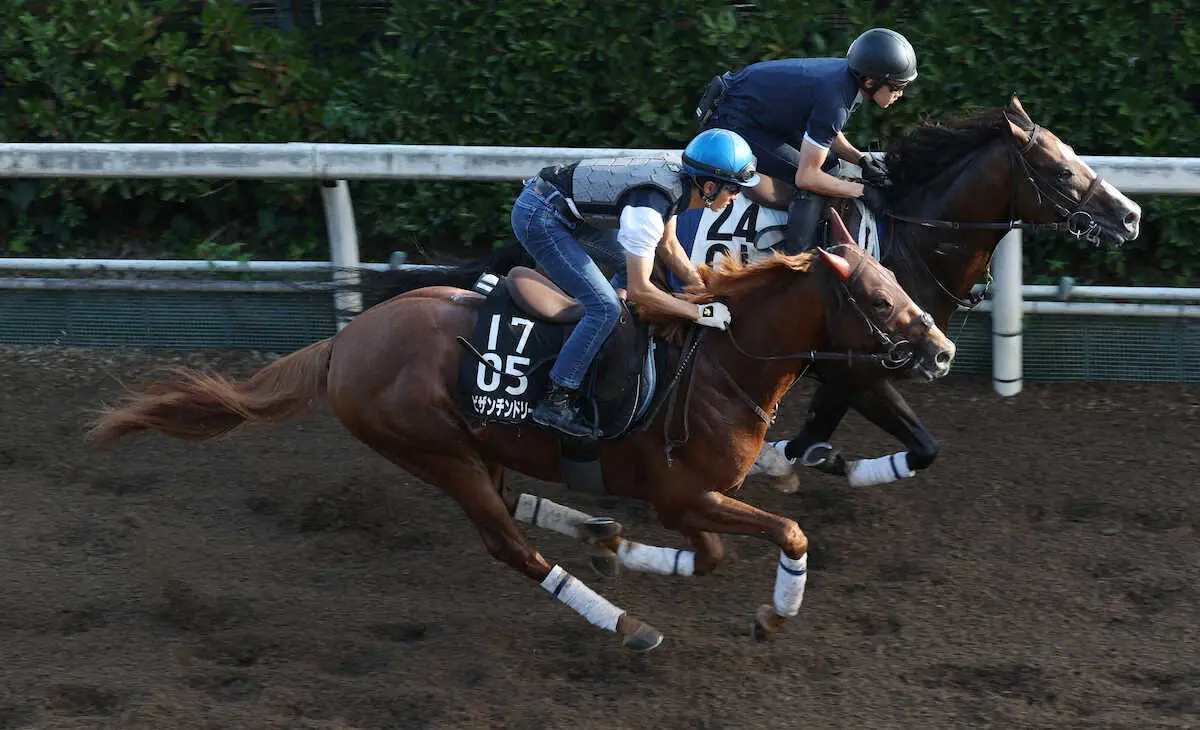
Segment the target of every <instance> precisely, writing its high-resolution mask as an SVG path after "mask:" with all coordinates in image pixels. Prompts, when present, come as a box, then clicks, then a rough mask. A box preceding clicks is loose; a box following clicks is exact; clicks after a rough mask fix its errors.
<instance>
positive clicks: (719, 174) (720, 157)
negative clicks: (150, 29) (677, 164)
mask: <svg viewBox="0 0 1200 730" xmlns="http://www.w3.org/2000/svg"><path fill="white" fill-rule="evenodd" d="M757 163H758V160H756V159H755V157H754V153H753V152H751V151H750V145H748V144H746V140H744V139H742V136H741V135H740V134H737V133H736V132H731V131H729V130H728V129H708V130H705V131H703V132H701V133H700V134H697V135H696V136H695V137H693V138H692V141H691V142H688V145H687V147H685V148H684V149H683V169H684V170H686V171H687V173H688V174H689V175H693V176H695V175H699V176H701V177H712V178H716V179H718V180H724V181H726V182H731V183H737V184H738V185H744V186H746V187H753V186H754V185H757V184H758V181H759V180H761V179H762V178H760V177H759V175H758V173H756V172H755V171H754V168H755V165H756V164H757Z"/></svg>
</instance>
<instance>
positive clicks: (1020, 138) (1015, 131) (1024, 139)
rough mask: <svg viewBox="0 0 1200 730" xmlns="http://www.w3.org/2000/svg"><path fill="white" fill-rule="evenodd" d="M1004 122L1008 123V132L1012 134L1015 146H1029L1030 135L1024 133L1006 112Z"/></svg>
mask: <svg viewBox="0 0 1200 730" xmlns="http://www.w3.org/2000/svg"><path fill="white" fill-rule="evenodd" d="M1013 98H1014V99H1015V98H1017V97H1015V96H1014V97H1013ZM1004 121H1006V122H1008V131H1009V132H1010V133H1011V134H1012V136H1013V139H1015V140H1016V141H1017V144H1019V145H1021V146H1024V145H1027V144H1029V135H1030V133H1029V132H1026V131H1025V130H1024V129H1022V128H1021V127H1020V125H1018V124H1017V123H1016V122H1014V121H1013V120H1012V117H1010V116H1008V113H1007V112H1006V113H1005V114H1004Z"/></svg>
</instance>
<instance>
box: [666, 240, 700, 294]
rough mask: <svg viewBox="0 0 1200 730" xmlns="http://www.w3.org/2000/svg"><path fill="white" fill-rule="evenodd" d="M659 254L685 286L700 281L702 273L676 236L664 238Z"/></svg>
mask: <svg viewBox="0 0 1200 730" xmlns="http://www.w3.org/2000/svg"><path fill="white" fill-rule="evenodd" d="M658 253H659V256H661V257H662V260H663V263H665V264H666V265H667V268H668V269H670V270H671V271H672V272H674V274H675V276H678V277H679V280H680V281H682V282H683V283H684V285H685V286H691V285H694V284H699V283H700V274H699V273H698V272H697V271H696V267H695V265H694V264H692V262H691V260H690V259H688V257H687V253H685V252H684V250H683V246H682V245H681V244H680V243H679V240H678V239H676V238H671V237H667V238H666V239H665V240H663V243H662V246H660V247H659V249H658Z"/></svg>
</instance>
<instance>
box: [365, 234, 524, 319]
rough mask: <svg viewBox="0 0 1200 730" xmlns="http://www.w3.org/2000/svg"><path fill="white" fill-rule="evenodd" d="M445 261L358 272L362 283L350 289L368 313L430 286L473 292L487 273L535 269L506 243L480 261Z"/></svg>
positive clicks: (515, 246)
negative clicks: (473, 287) (370, 309)
mask: <svg viewBox="0 0 1200 730" xmlns="http://www.w3.org/2000/svg"><path fill="white" fill-rule="evenodd" d="M443 260H445V259H443ZM446 261H448V263H441V261H437V262H433V263H431V264H429V265H420V266H410V267H403V268H397V269H388V270H387V271H371V270H363V271H361V272H359V283H358V284H356V285H352V286H351V287H350V288H351V290H352V291H358V292H360V293H361V294H362V295H363V308H364V309H367V308H369V307H371V306H372V305H375V304H378V303H379V302H383V301H386V300H388V299H391V298H392V297H394V296H398V295H400V294H403V293H405V292H410V291H413V290H414V289H422V288H424V287H427V286H454V287H458V288H459V289H470V288H471V286H472V285H473V284H474V283H475V281H476V280H477V279H479V276H480V274H482V273H483V272H485V271H490V272H492V273H493V274H502V275H503V274H507V273H508V271H509V269H511V268H512V267H514V266H529V267H533V266H535V265H536V264H535V263H534V261H533V258H532V257H530V256H529V254H528V253H527V252H526V251H525V248H524V247H523V246H521V244H520V243H518V242H517V241H512V242H510V243H507V244H505V245H504V246H501V247H500V248H497V249H494V250H493V251H492V252H491V253H489V254H488V255H486V256H481V257H479V258H474V259H467V260H446Z"/></svg>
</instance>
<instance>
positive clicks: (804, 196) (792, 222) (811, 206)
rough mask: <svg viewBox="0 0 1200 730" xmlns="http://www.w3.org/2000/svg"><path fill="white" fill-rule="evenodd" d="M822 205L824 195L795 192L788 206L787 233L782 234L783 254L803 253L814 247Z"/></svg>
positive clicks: (802, 191) (810, 192)
mask: <svg viewBox="0 0 1200 730" xmlns="http://www.w3.org/2000/svg"><path fill="white" fill-rule="evenodd" d="M824 205H825V196H824V195H819V194H817V193H814V192H812V191H810V190H799V191H797V192H796V196H795V197H793V198H792V202H791V203H790V204H788V224H787V231H786V232H785V233H784V234H783V252H784V253H786V254H788V255H791V254H797V253H804V252H805V251H811V250H812V249H813V248H815V247H816V245H817V243H818V240H817V232H818V231H819V230H820V224H821V211H822V210H823V208H824Z"/></svg>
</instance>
